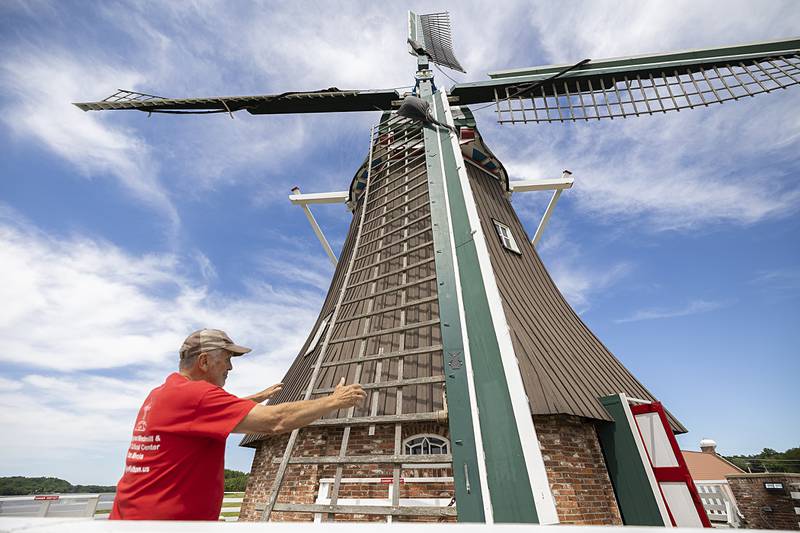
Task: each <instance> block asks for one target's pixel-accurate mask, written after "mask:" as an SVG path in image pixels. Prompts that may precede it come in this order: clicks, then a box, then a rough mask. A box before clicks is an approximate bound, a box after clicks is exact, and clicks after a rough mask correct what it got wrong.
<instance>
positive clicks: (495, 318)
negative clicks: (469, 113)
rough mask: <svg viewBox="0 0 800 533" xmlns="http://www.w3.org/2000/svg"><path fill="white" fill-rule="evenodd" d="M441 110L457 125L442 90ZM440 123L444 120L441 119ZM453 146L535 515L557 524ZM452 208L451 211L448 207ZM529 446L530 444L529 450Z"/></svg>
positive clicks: (494, 286)
mask: <svg viewBox="0 0 800 533" xmlns="http://www.w3.org/2000/svg"><path fill="white" fill-rule="evenodd" d="M439 97H440V99H441V101H442V107H443V109H444V110H445V117H444V119H445V122H446V123H447V124H449V125H450V126H453V125H454V122H453V116H452V111H451V110H450V105H449V103H448V101H447V95H446V94H445V91H444V90H442V91H441V92H440V93H439ZM437 119H439V120H441V119H440V118H439V117H437ZM449 137H450V142H451V144H452V147H453V152H454V154H456V155H455V157H456V160H457V161H458V162H459V164H458V165H457V166H458V173H459V181H460V182H461V190H462V193H463V195H464V203H465V204H466V208H467V216H468V217H469V223H470V226H471V229H472V234H473V241H474V242H475V248H476V250H477V253H478V263H479V268H480V271H481V276H482V278H483V284H484V288H485V289H486V297H487V299H488V301H489V310H490V313H491V317H492V323H493V324H494V328H495V335H496V337H497V343H498V344H499V347H500V357H501V359H502V362H503V370H504V372H505V375H506V382H507V384H508V391H509V395H510V397H511V407H512V409H513V411H514V419H515V421H516V424H517V431H518V432H519V438H520V444H521V445H522V454H523V456H524V459H525V466H526V467H527V470H528V480H529V483H530V487H531V492H532V493H533V499H534V504H535V505H536V514H537V515H538V518H539V523H540V524H543V525H544V524H557V523H558V522H559V520H558V513H557V511H556V504H555V500H554V498H553V494H552V492H551V491H550V483H549V482H548V480H547V471H546V470H545V466H544V459H543V458H542V451H541V449H540V448H539V439H538V438H537V436H536V428H534V426H533V415H532V414H531V409H530V404H529V402H528V396H527V395H526V394H525V386H524V384H523V382H522V375H521V374H520V371H519V363H518V362H517V357H516V354H515V353H514V345H513V344H512V342H511V333H510V328H509V326H508V322H507V321H506V316H505V312H504V311H503V302H502V300H501V298H500V290H499V289H498V288H497V280H496V279H495V276H494V270H493V269H492V264H491V260H490V258H489V249H488V247H487V245H486V236H485V235H484V233H483V229H482V227H481V223H480V219H479V217H478V210H477V207H476V206H475V198H474V197H473V196H472V188H471V187H470V184H469V177H468V176H467V169H466V165H465V163H464V158H463V155H462V153H461V148H460V147H459V144H458V138H457V136H456V135H455V134H454V133H452V132H451V133H450V134H449ZM448 208H449V207H448ZM526 444H529V445H527V446H526Z"/></svg>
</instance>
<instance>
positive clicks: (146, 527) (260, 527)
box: [0, 518, 708, 533]
mask: <svg viewBox="0 0 800 533" xmlns="http://www.w3.org/2000/svg"><path fill="white" fill-rule="evenodd" d="M443 529H447V530H450V531H452V532H454V533H455V532H464V533H478V532H483V533H486V532H490V531H496V532H503V533H523V532H527V533H530V532H531V531H532V530H535V531H536V533H612V532H614V533H623V532H624V533H654V529H655V528H650V527H633V526H629V527H620V526H616V527H610V526H607V527H603V526H532V525H525V524H519V525H517V524H503V525H491V526H487V525H485V524H441V523H431V524H402V523H394V524H380V523H348V522H336V523H323V524H310V523H283V522H270V523H263V522H261V523H260V522H137V521H116V520H113V521H108V520H91V519H84V518H0V533H22V532H23V531H24V532H25V533H101V532H102V533H112V532H114V533H116V532H119V533H134V532H137V533H139V532H141V533H173V532H188V531H192V532H194V531H198V532H204V531H219V532H228V531H239V532H255V531H263V532H269V533H274V532H278V533H281V532H283V533H300V532H303V533H308V532H309V531H320V532H321V531H330V532H333V533H346V532H347V533H349V532H353V531H355V532H361V533H374V532H375V531H376V530H379V531H380V530H382V531H413V532H415V533H434V532H439V531H441V530H443ZM684 532H685V533H708V530H704V529H689V528H681V533H684Z"/></svg>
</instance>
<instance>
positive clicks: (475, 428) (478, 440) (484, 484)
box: [432, 93, 494, 524]
mask: <svg viewBox="0 0 800 533" xmlns="http://www.w3.org/2000/svg"><path fill="white" fill-rule="evenodd" d="M441 94H444V93H441ZM445 102H447V100H446V99H445ZM432 107H433V112H434V113H436V106H432ZM445 108H446V109H450V107H449V105H448V104H447V103H446V104H445ZM436 142H437V143H438V144H439V158H438V159H439V166H440V168H441V172H442V178H443V179H444V177H445V168H444V161H443V158H442V157H441V154H442V140H441V137H440V136H439V135H438V134H437V135H436ZM456 151H457V152H458V154H459V156H460V155H461V149H460V148H458V147H456ZM442 185H443V187H442V188H443V192H444V204H445V212H446V213H447V226H448V228H447V231H448V232H449V234H450V253H451V254H452V257H453V273H454V275H455V284H456V286H455V289H456V299H457V300H458V309H459V313H458V314H459V321H460V325H461V338H462V341H463V344H464V368H465V370H466V372H467V390H468V392H469V404H470V412H471V414H472V432H473V434H474V436H475V452H476V455H477V459H478V477H479V479H480V486H481V493H482V495H483V514H484V519H485V520H486V523H487V524H494V510H493V509H492V495H491V493H490V492H489V480H488V478H487V475H486V452H485V451H484V449H483V435H482V434H481V424H480V413H479V412H478V401H477V395H476V393H475V374H474V372H473V370H472V354H471V353H470V349H469V334H468V333H467V320H466V312H465V310H464V297H463V295H462V294H461V276H460V274H459V272H458V256H457V254H456V242H455V236H454V234H453V217H451V216H450V196H449V195H448V194H447V183H446V182H443V184H442ZM444 355H445V357H446V356H447V354H444Z"/></svg>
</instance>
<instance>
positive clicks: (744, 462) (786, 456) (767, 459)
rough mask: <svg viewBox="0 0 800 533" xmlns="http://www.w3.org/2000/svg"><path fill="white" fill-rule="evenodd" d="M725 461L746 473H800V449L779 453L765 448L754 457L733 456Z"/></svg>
mask: <svg viewBox="0 0 800 533" xmlns="http://www.w3.org/2000/svg"><path fill="white" fill-rule="evenodd" d="M725 459H727V460H728V461H730V462H732V463H733V464H735V465H736V466H738V467H739V468H741V469H742V470H744V471H745V472H794V473H800V448H789V449H788V450H786V451H785V452H779V451H776V450H773V449H772V448H764V449H763V450H762V451H761V452H760V453H757V454H753V455H731V456H725Z"/></svg>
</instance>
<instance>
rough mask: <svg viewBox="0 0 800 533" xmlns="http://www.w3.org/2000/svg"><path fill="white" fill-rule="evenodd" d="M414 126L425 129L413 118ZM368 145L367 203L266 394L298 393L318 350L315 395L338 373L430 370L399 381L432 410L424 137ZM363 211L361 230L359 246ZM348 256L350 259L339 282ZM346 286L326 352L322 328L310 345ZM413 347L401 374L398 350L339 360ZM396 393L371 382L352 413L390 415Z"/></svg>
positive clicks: (379, 375)
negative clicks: (278, 380)
mask: <svg viewBox="0 0 800 533" xmlns="http://www.w3.org/2000/svg"><path fill="white" fill-rule="evenodd" d="M416 135H417V136H419V137H420V138H421V131H420V130H419V128H417V130H416ZM374 150H375V154H374V155H375V161H376V162H377V163H374V164H373V174H372V176H373V177H372V178H370V179H371V180H372V181H371V183H370V194H369V197H368V199H367V205H366V206H364V205H363V202H364V198H365V196H364V195H363V194H362V195H361V196H360V197H359V198H358V201H357V203H356V205H355V209H354V210H353V220H352V222H351V224H350V229H349V231H348V236H347V239H346V241H345V244H344V248H343V250H342V254H341V258H340V259H339V262H338V264H337V267H336V270H335V272H334V276H333V280H332V281H331V285H330V289H329V290H328V295H327V297H326V299H325V303H324V304H323V306H322V309H321V311H320V314H319V317H318V318H317V322H316V324H315V325H314V328H313V329H312V330H311V331H310V332H309V336H308V339H307V340H306V342H305V343H304V344H303V347H302V348H301V349H300V352H299V354H298V356H297V358H296V359H295V361H294V363H293V364H292V366H291V367H290V368H289V370H288V371H287V373H286V376H285V377H284V379H283V383H284V390H283V391H282V392H281V394H280V395H278V396H277V397H275V398H274V399H273V400H271V401H270V403H272V404H275V403H281V402H288V401H296V400H300V399H303V397H304V395H305V393H306V390H307V389H308V385H309V378H310V376H311V374H312V372H313V369H314V365H315V363H316V362H317V360H318V358H319V357H320V356H321V355H322V356H323V358H324V359H323V365H322V367H321V369H320V373H319V377H318V379H317V382H316V383H315V385H314V390H316V391H319V392H317V393H315V394H313V395H312V396H311V397H312V398H317V397H320V396H322V395H325V394H328V393H327V392H325V391H326V390H329V389H331V388H332V387H335V386H336V384H338V383H339V380H340V379H341V378H342V377H344V378H345V380H346V382H347V383H353V382H355V381H358V382H360V383H362V384H380V383H384V382H392V381H398V380H410V379H417V378H431V379H430V380H429V381H433V382H430V383H415V384H408V385H405V386H403V387H402V392H403V394H402V403H403V405H402V409H401V412H402V413H403V414H413V413H435V412H437V411H440V410H442V409H444V401H443V399H444V384H443V383H442V382H437V379H436V378H439V377H441V376H442V375H443V373H444V363H443V357H442V352H441V343H442V336H441V330H440V327H441V326H440V324H439V303H438V300H437V284H436V265H435V263H434V250H433V233H432V228H431V217H430V205H429V198H428V181H427V172H426V169H425V164H424V157H423V151H422V147H421V144H420V145H419V147H417V148H410V149H387V147H385V146H379V145H378V144H376V145H375V148H374ZM361 217H364V221H363V226H362V228H361V238H360V240H359V241H358V242H359V244H358V249H355V243H356V236H357V234H358V230H359V226H360V225H361ZM353 258H354V259H353ZM351 259H352V260H353V264H352V269H351V271H350V275H349V278H347V286H346V287H343V283H344V282H345V278H346V277H347V276H346V274H347V267H348V265H349V263H350V262H351ZM342 290H344V296H343V298H342V299H341V303H340V307H339V312H338V315H337V316H336V317H335V318H333V319H331V321H330V323H329V324H328V327H329V328H331V334H330V339H329V341H328V345H327V348H326V349H325V353H324V354H322V350H323V345H324V342H323V339H324V338H325V335H322V336H321V338H320V340H319V342H317V345H316V347H315V348H314V349H313V350H312V351H311V352H310V353H309V354H308V355H306V351H307V350H308V347H309V346H310V344H311V342H312V340H313V339H314V337H315V333H316V331H317V328H319V326H320V324H321V323H322V322H323V321H324V320H325V319H326V317H328V316H329V315H331V313H333V311H334V309H335V308H336V305H337V301H339V295H340V293H341V292H342ZM426 348H430V349H426ZM411 350H414V353H412V354H409V355H406V356H405V357H402V368H403V370H402V375H401V374H400V371H399V368H400V366H401V365H400V361H401V358H399V357H396V358H393V359H384V360H378V359H372V360H365V361H363V362H361V363H355V362H354V363H345V364H336V363H342V362H344V361H349V360H355V359H356V358H357V357H359V354H360V353H361V352H362V351H363V353H361V355H363V356H368V357H379V356H380V355H381V354H391V353H393V352H398V351H403V352H406V351H411ZM359 365H360V368H359ZM359 371H360V376H358V375H357V374H358V372H359ZM397 397H398V387H396V386H395V387H378V388H371V389H370V390H369V391H368V397H367V400H366V401H365V402H364V404H363V405H362V406H360V407H358V408H357V409H355V411H354V413H353V416H354V417H367V416H384V415H395V414H397V413H398V411H397V405H396V404H397ZM346 416H347V411H346V410H342V411H336V412H332V413H330V414H328V415H327V416H326V417H325V418H327V419H341V418H344V417H346ZM260 439H261V436H258V435H254V436H247V437H245V438H244V439H243V440H242V445H244V446H254V445H255V442H256V441H258V440H260Z"/></svg>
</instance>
